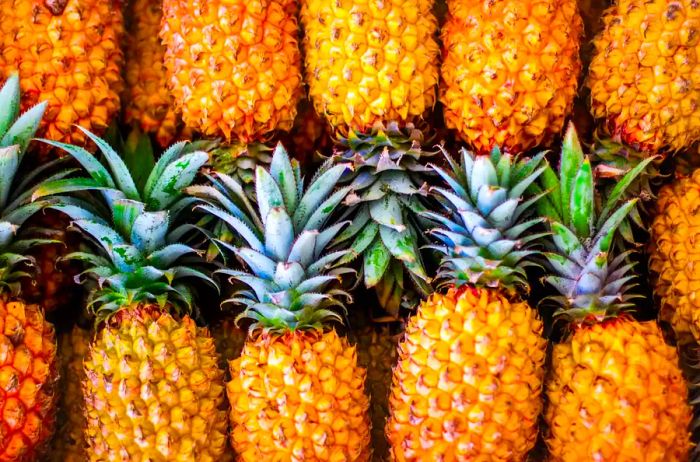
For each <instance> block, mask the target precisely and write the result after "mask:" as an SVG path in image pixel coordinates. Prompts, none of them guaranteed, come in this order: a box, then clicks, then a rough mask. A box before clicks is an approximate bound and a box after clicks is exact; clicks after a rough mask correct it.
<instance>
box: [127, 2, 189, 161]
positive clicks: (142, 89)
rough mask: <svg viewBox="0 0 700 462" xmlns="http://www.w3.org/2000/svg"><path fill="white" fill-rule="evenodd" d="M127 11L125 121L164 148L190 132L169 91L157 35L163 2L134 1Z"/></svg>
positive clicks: (162, 52) (163, 48) (163, 51)
mask: <svg viewBox="0 0 700 462" xmlns="http://www.w3.org/2000/svg"><path fill="white" fill-rule="evenodd" d="M130 12H131V15H130V17H131V20H132V21H133V24H132V26H131V30H130V31H129V34H128V35H127V44H126V71H125V80H126V92H125V95H124V99H125V102H124V103H125V104H124V120H125V122H126V123H128V124H134V125H138V126H139V127H140V128H141V130H143V131H144V132H146V133H154V134H155V138H156V141H157V142H158V144H159V145H160V146H161V147H164V148H165V147H167V146H169V145H170V144H171V143H172V142H173V141H175V140H176V138H179V137H182V136H184V137H187V136H188V135H189V134H190V133H189V132H188V131H187V130H184V131H183V126H182V121H181V119H180V117H179V116H178V115H177V113H176V112H175V103H174V102H173V100H172V97H171V96H170V92H169V91H168V80H167V75H166V70H165V66H164V65H163V57H164V55H165V47H164V46H163V45H162V44H161V43H160V39H159V38H158V32H159V30H160V23H161V19H162V16H163V12H162V2H160V1H157V0H135V1H134V2H132V4H131V11H130Z"/></svg>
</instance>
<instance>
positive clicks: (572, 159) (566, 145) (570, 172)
mask: <svg viewBox="0 0 700 462" xmlns="http://www.w3.org/2000/svg"><path fill="white" fill-rule="evenodd" d="M582 163H583V149H582V148H581V143H580V142H579V140H578V135H577V134H576V129H575V128H574V125H573V124H572V123H569V127H568V128H567V130H566V135H564V141H563V144H562V149H561V160H560V163H559V178H560V181H561V184H560V191H561V196H560V197H561V204H562V205H564V204H570V203H571V190H572V188H573V185H574V179H575V178H576V174H577V173H578V170H579V168H580V166H581V164H582ZM560 211H561V213H562V219H563V220H562V221H563V222H564V223H566V224H568V223H570V214H569V209H568V207H562V208H561V209H560Z"/></svg>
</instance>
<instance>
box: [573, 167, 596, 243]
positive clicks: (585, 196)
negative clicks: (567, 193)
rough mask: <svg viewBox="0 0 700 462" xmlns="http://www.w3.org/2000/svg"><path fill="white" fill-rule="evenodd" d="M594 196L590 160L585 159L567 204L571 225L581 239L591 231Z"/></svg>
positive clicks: (593, 217) (586, 236)
mask: <svg viewBox="0 0 700 462" xmlns="http://www.w3.org/2000/svg"><path fill="white" fill-rule="evenodd" d="M594 194H595V193H594V186H593V170H592V168H591V162H590V160H589V159H588V158H586V159H585V160H584V161H583V164H582V165H581V167H580V169H579V171H578V173H577V174H576V177H575V178H574V182H573V184H572V189H571V199H570V202H569V209H570V211H571V223H572V224H573V227H574V229H575V230H576V233H577V234H578V235H579V237H580V238H581V239H586V238H588V237H589V236H590V235H591V231H592V230H593V222H594V220H595V210H594V209H593V207H595V203H594V202H595V200H594Z"/></svg>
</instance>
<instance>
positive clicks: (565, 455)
mask: <svg viewBox="0 0 700 462" xmlns="http://www.w3.org/2000/svg"><path fill="white" fill-rule="evenodd" d="M687 396H688V391H687V388H686V384H685V382H684V380H683V375H682V373H681V370H680V368H679V365H678V354H677V352H676V350H675V348H674V347H671V346H669V345H667V344H666V343H665V341H664V337H663V334H662V332H661V330H660V329H659V327H658V325H657V324H656V323H655V322H638V321H635V320H633V319H631V318H626V317H624V316H623V317H621V318H618V319H614V320H609V321H605V322H603V323H597V324H593V325H583V326H581V327H578V328H576V329H575V330H574V332H573V334H572V336H571V338H570V340H569V341H567V342H564V343H560V344H557V345H555V346H554V351H553V354H552V369H551V377H550V379H549V380H548V382H547V398H548V402H549V405H548V406H547V410H546V414H545V418H546V420H547V422H548V423H549V432H548V433H547V434H546V438H545V439H546V442H547V446H548V447H549V452H550V457H551V458H550V460H551V461H552V462H556V461H562V462H573V461H584V460H590V461H596V460H601V461H606V462H616V461H628V460H642V459H643V460H645V461H649V462H656V461H658V462H661V461H664V462H674V461H686V460H688V450H689V449H690V443H689V442H690V439H689V434H690V433H689V430H688V424H689V423H690V407H689V406H688V405H687V404H686V400H687Z"/></svg>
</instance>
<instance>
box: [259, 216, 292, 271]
mask: <svg viewBox="0 0 700 462" xmlns="http://www.w3.org/2000/svg"><path fill="white" fill-rule="evenodd" d="M293 242H294V227H293V226H292V219H291V218H289V215H287V211H286V210H285V209H284V207H273V208H272V209H270V212H269V213H268V215H267V221H266V225H265V249H266V250H267V252H266V254H267V255H269V256H270V257H273V258H274V259H276V260H277V261H287V257H288V256H289V252H290V250H291V249H292V243H293Z"/></svg>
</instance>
